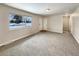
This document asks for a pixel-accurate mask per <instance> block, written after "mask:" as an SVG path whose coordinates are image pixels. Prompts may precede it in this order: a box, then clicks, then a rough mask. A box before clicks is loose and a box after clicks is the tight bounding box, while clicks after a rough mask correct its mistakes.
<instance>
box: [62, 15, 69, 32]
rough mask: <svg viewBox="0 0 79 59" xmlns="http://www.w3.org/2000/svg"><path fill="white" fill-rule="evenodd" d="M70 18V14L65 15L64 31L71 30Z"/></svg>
mask: <svg viewBox="0 0 79 59" xmlns="http://www.w3.org/2000/svg"><path fill="white" fill-rule="evenodd" d="M69 20H70V16H63V32H64V31H68V32H69Z"/></svg>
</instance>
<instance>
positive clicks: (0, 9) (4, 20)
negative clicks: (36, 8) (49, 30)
mask: <svg viewBox="0 0 79 59" xmlns="http://www.w3.org/2000/svg"><path fill="white" fill-rule="evenodd" d="M9 13H15V14H19V15H26V16H32V27H31V28H20V29H16V30H9V19H8V16H9ZM39 18H41V16H38V15H34V14H30V13H27V12H24V11H21V10H18V9H14V8H11V7H8V6H3V5H0V45H3V44H7V43H10V42H12V41H15V40H17V39H20V38H23V37H26V36H29V35H31V34H34V33H37V32H39V31H40V28H39Z"/></svg>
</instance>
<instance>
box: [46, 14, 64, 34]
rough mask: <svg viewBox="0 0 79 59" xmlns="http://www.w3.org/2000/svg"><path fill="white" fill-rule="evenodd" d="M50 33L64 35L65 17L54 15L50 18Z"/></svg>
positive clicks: (48, 21)
mask: <svg viewBox="0 0 79 59" xmlns="http://www.w3.org/2000/svg"><path fill="white" fill-rule="evenodd" d="M47 23H48V25H47V26H48V31H51V32H58V33H63V17H62V15H54V16H53V15H52V16H49V17H48V20H47Z"/></svg>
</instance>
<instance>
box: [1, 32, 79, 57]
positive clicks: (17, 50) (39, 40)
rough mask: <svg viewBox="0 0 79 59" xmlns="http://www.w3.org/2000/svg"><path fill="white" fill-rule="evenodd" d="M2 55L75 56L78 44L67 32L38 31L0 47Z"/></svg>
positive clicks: (78, 53) (78, 51)
mask: <svg viewBox="0 0 79 59" xmlns="http://www.w3.org/2000/svg"><path fill="white" fill-rule="evenodd" d="M0 55H3V56H73V55H74V56H77V55H79V44H78V43H77V42H76V40H75V39H74V38H73V37H72V35H71V34H70V33H68V32H65V33H63V34H59V33H51V32H40V33H38V34H36V35H34V36H31V37H29V38H25V39H21V40H19V41H16V42H14V43H12V44H9V45H7V46H3V47H0Z"/></svg>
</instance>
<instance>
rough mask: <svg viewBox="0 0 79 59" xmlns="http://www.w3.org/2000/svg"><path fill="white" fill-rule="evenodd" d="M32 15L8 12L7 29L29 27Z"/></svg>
mask: <svg viewBox="0 0 79 59" xmlns="http://www.w3.org/2000/svg"><path fill="white" fill-rule="evenodd" d="M31 26H32V17H31V16H21V15H17V14H9V29H10V30H13V29H16V28H23V27H28V28H29V27H31Z"/></svg>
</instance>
